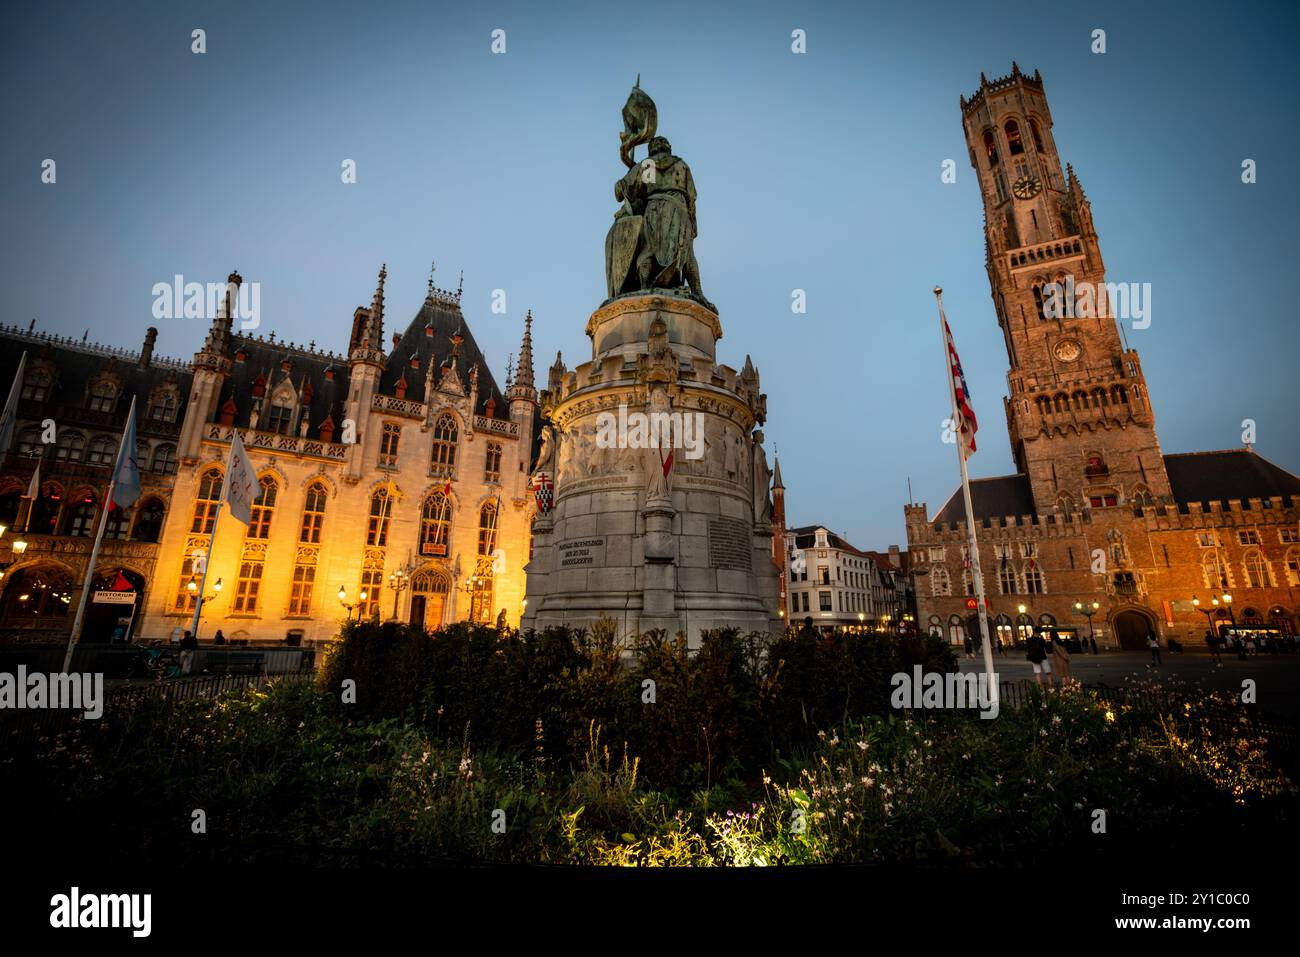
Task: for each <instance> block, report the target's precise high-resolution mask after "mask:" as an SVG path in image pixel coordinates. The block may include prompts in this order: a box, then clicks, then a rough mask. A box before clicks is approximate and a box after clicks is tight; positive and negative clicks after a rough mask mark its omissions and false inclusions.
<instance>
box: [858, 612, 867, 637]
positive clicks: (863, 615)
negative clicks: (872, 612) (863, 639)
mask: <svg viewBox="0 0 1300 957" xmlns="http://www.w3.org/2000/svg"><path fill="white" fill-rule="evenodd" d="M866 620H867V615H866V613H865V612H861V611H860V612H858V632H859V634H860V633H861V632H862V627H863V622H865V621H866Z"/></svg>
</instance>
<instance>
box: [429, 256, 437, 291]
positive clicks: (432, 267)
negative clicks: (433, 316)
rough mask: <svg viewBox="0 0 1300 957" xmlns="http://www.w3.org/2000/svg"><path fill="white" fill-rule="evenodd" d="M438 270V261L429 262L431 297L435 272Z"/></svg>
mask: <svg viewBox="0 0 1300 957" xmlns="http://www.w3.org/2000/svg"><path fill="white" fill-rule="evenodd" d="M437 271H438V264H437V262H431V263H429V298H430V299H432V298H433V274H434V273H435V272H437Z"/></svg>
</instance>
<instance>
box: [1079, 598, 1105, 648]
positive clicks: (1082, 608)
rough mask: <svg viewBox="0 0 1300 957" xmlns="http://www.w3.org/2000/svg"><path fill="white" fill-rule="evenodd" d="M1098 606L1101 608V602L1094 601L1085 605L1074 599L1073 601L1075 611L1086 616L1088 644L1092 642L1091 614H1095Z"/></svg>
mask: <svg viewBox="0 0 1300 957" xmlns="http://www.w3.org/2000/svg"><path fill="white" fill-rule="evenodd" d="M1099 608H1101V604H1100V603H1099V602H1095V601H1094V602H1093V603H1092V604H1091V605H1085V604H1084V603H1083V602H1081V601H1076V602H1075V603H1074V611H1075V613H1076V614H1079V615H1086V616H1087V617H1088V643H1089V644H1092V642H1093V635H1094V632H1093V630H1092V616H1093V615H1095V614H1097V609H1099Z"/></svg>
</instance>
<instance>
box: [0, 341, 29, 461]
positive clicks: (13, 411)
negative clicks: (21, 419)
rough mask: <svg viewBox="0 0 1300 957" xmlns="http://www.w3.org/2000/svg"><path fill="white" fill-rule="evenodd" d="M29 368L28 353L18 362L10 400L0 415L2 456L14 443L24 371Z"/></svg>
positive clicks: (10, 391)
mask: <svg viewBox="0 0 1300 957" xmlns="http://www.w3.org/2000/svg"><path fill="white" fill-rule="evenodd" d="M26 367H27V353H26V352H24V353H23V357H22V358H21V359H19V360H18V371H17V372H16V373H15V374H14V384H13V386H12V387H11V388H10V389H9V399H8V401H6V402H5V410H4V413H3V415H0V455H4V454H5V453H6V452H8V451H9V446H10V445H12V444H13V441H14V424H15V423H16V422H17V421H18V399H19V398H20V396H21V394H22V390H23V370H24V369H25V368H26Z"/></svg>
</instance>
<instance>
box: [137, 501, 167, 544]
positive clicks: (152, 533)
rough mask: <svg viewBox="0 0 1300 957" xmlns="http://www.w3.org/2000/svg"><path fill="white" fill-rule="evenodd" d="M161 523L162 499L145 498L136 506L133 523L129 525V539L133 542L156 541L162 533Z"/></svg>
mask: <svg viewBox="0 0 1300 957" xmlns="http://www.w3.org/2000/svg"><path fill="white" fill-rule="evenodd" d="M162 525H163V503H162V500H161V499H156V498H147V499H145V500H144V501H143V502H141V503H140V504H139V505H137V506H136V516H135V524H134V525H132V526H131V540H132V541H135V542H156V541H158V537H159V536H160V535H161V534H162Z"/></svg>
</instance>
